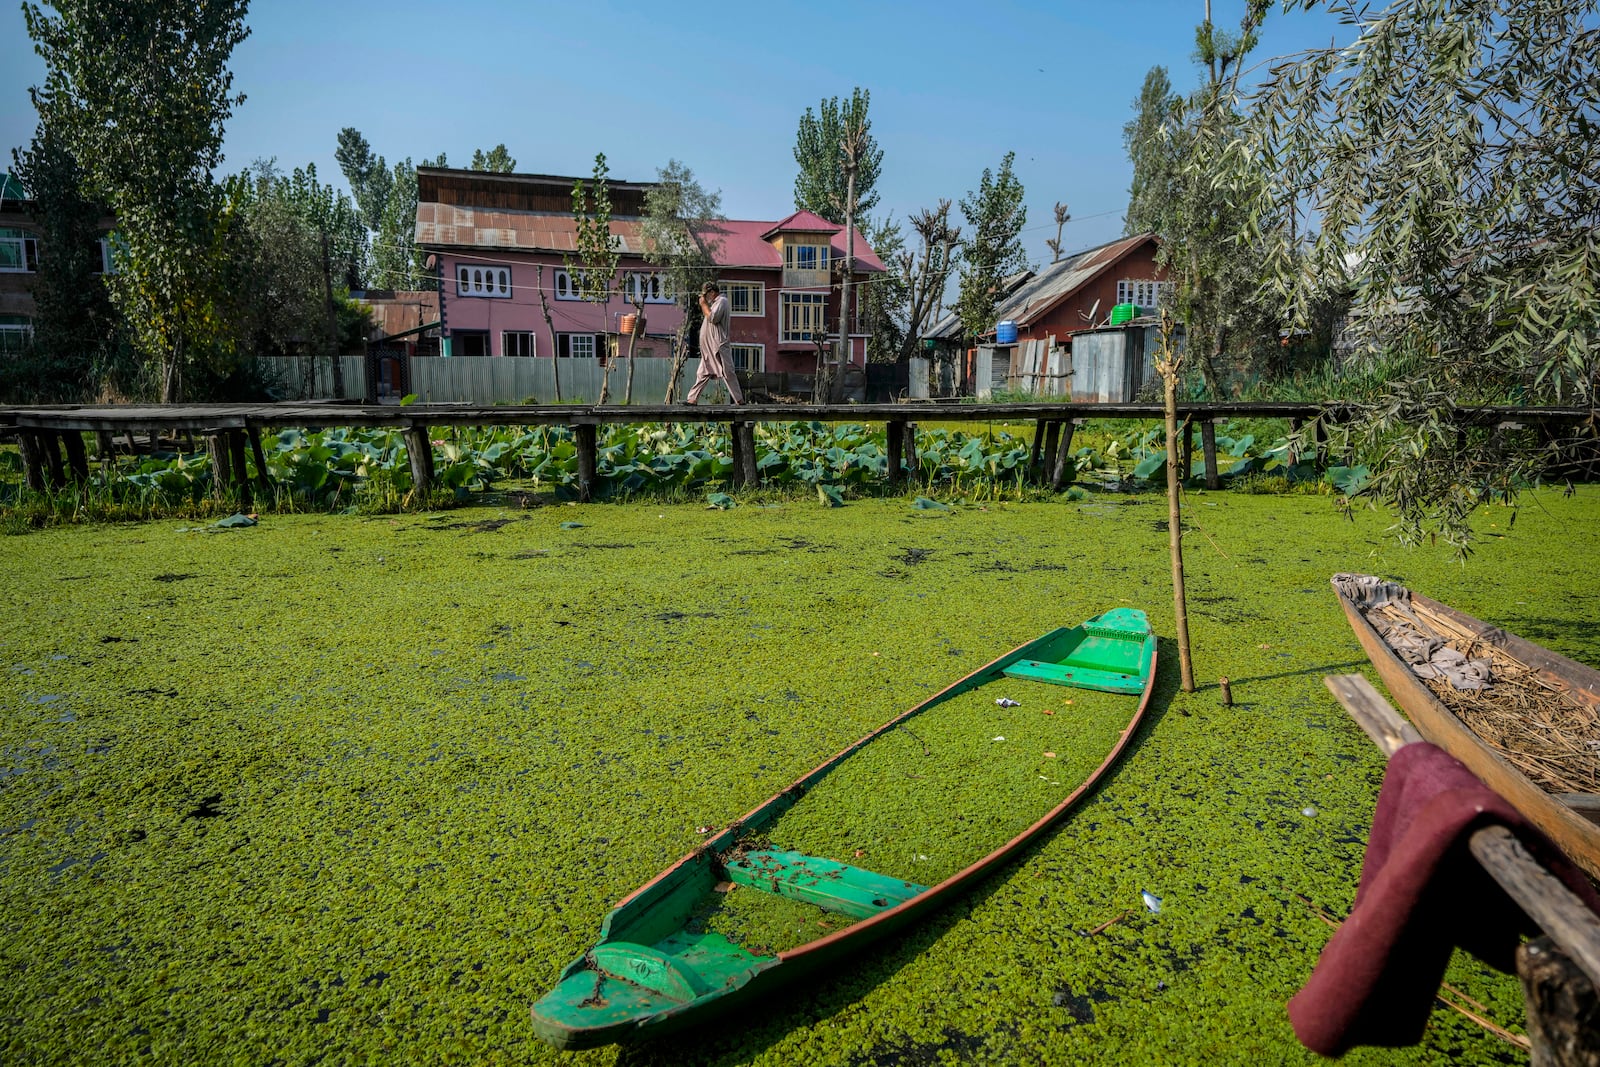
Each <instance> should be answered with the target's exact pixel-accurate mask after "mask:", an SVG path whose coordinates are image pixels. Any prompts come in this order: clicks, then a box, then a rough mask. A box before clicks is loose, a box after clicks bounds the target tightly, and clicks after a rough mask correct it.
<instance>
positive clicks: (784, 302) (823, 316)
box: [778, 290, 828, 344]
mask: <svg viewBox="0 0 1600 1067" xmlns="http://www.w3.org/2000/svg"><path fill="white" fill-rule="evenodd" d="M796 305H799V306H804V307H814V308H816V309H817V325H818V326H820V331H818V330H809V331H806V333H805V336H800V334H799V332H797V331H791V330H790V329H789V309H790V308H791V307H793V306H796ZM818 332H821V334H822V337H823V339H824V340H826V339H827V337H828V294H827V293H819V292H812V291H808V290H798V291H785V292H781V293H779V294H778V342H779V343H780V344H815V343H816V340H817V339H816V337H815V334H816V333H818Z"/></svg>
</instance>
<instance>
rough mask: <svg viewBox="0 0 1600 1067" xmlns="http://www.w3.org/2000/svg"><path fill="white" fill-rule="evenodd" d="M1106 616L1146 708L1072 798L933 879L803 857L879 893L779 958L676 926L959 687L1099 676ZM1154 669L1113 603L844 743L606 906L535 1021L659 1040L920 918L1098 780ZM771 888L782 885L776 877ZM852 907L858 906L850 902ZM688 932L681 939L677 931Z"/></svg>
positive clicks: (1145, 634)
mask: <svg viewBox="0 0 1600 1067" xmlns="http://www.w3.org/2000/svg"><path fill="white" fill-rule="evenodd" d="M1102 620H1109V621H1110V622H1111V623H1113V624H1117V623H1121V622H1126V623H1127V624H1128V625H1129V626H1133V625H1135V624H1136V625H1137V626H1138V627H1140V628H1142V631H1141V632H1140V634H1139V637H1138V644H1139V647H1138V649H1137V650H1136V652H1135V653H1134V654H1133V655H1131V656H1130V655H1128V654H1126V652H1124V654H1122V655H1110V656H1103V657H1102V659H1101V661H1100V662H1099V666H1100V667H1101V668H1103V669H1104V671H1109V672H1110V673H1111V677H1112V678H1116V679H1121V680H1123V681H1125V680H1126V679H1128V678H1130V677H1137V678H1138V680H1139V685H1138V687H1137V689H1136V694H1137V696H1138V701H1137V706H1136V707H1134V708H1133V709H1132V711H1131V713H1130V716H1129V719H1128V722H1127V725H1126V726H1125V727H1123V729H1122V731H1121V733H1120V734H1119V735H1118V737H1117V739H1116V741H1115V743H1114V744H1113V745H1112V746H1111V748H1110V750H1109V751H1108V752H1107V754H1106V756H1105V758H1104V759H1103V760H1102V761H1101V763H1100V764H1099V765H1098V766H1097V767H1096V768H1095V769H1094V771H1093V772H1092V773H1091V774H1090V775H1089V776H1088V777H1087V778H1086V779H1085V780H1084V781H1083V782H1082V783H1081V784H1080V785H1079V786H1078V787H1077V788H1076V789H1074V790H1073V792H1072V793H1071V794H1070V795H1069V796H1067V797H1066V798H1065V799H1064V800H1062V801H1060V802H1059V803H1058V804H1056V805H1055V806H1054V807H1052V808H1051V809H1050V810H1048V811H1046V812H1045V813H1044V814H1043V815H1041V816H1040V818H1038V819H1037V820H1036V821H1035V822H1033V823H1032V824H1031V825H1029V826H1028V827H1027V828H1026V829H1025V830H1023V831H1022V832H1021V833H1020V834H1018V835H1017V836H1015V837H1014V838H1012V839H1011V840H1009V841H1006V842H1005V843H1004V844H1002V845H1000V846H999V847H998V848H996V849H994V851H992V852H990V853H989V854H988V855H986V856H984V857H983V858H982V859H980V860H978V861H977V862H975V863H973V864H971V865H970V866H968V867H966V868H964V869H963V870H960V871H958V872H956V873H955V874H953V875H951V876H950V877H949V878H946V879H945V880H944V881H942V882H940V883H939V884H937V885H934V886H918V885H914V884H912V883H909V882H900V883H895V880H893V879H889V878H886V877H885V876H881V875H873V874H871V872H862V871H856V870H854V869H853V868H848V867H845V866H844V865H843V864H835V863H833V862H832V861H828V860H819V859H818V858H817V857H803V859H806V860H810V861H817V862H820V863H826V864H830V865H831V866H833V867H839V868H843V869H844V870H845V871H846V872H850V873H849V874H847V875H845V876H844V878H843V879H840V880H841V881H845V882H848V883H850V885H848V886H846V888H847V889H848V888H856V889H859V888H861V887H862V886H865V887H867V888H868V889H869V890H870V892H869V894H868V895H869V896H873V895H875V894H877V895H876V896H875V898H874V899H871V900H866V901H862V902H858V905H851V904H849V903H848V902H846V903H844V904H842V905H841V904H840V903H839V902H837V901H833V900H830V901H829V905H830V906H831V907H832V909H833V910H836V911H842V912H843V913H844V914H849V915H852V916H853V917H856V918H859V921H857V922H855V923H854V924H853V925H851V926H848V927H846V928H845V929H842V930H839V931H836V932H835V933H832V934H829V935H827V936H825V937H821V938H818V939H817V940H814V941H811V942H808V943H806V944H803V945H800V946H798V947H796V948H793V949H790V950H788V951H785V952H780V953H778V954H777V955H775V956H761V957H758V956H753V955H749V954H744V956H741V955H739V949H738V947H737V946H734V947H733V948H731V949H730V948H729V946H727V945H725V944H720V943H713V942H712V940H711V939H710V938H705V939H703V940H701V941H698V942H695V941H693V940H692V939H691V938H690V936H689V935H687V934H683V935H679V934H677V933H676V932H675V931H678V930H681V929H682V928H683V927H684V926H685V923H686V920H687V917H688V914H689V909H690V906H691V904H692V902H693V901H694V900H695V899H697V898H699V897H700V896H701V895H702V894H703V893H705V892H709V891H710V890H711V888H712V886H713V885H715V884H716V883H717V882H718V881H720V880H722V879H723V878H725V877H728V876H729V872H730V869H731V866H732V865H731V864H730V862H729V861H728V858H727V856H726V855H725V853H727V852H728V850H731V849H733V848H734V846H735V844H736V843H738V842H739V841H740V840H741V838H742V836H743V835H745V834H747V833H749V832H753V831H759V830H760V829H762V828H763V827H765V826H767V825H770V824H771V823H772V822H773V821H774V820H775V819H776V818H777V817H778V815H780V814H782V812H784V811H786V810H787V809H788V808H790V807H792V806H793V805H794V804H795V803H796V802H797V801H798V800H799V799H800V798H801V797H802V796H803V795H804V794H805V793H806V792H807V791H808V790H809V789H810V788H811V787H812V786H813V785H815V784H816V783H817V782H818V781H820V780H821V779H822V778H823V777H825V776H826V775H827V774H828V772H829V771H831V770H833V769H834V768H835V767H837V766H838V765H839V764H840V763H841V762H843V761H844V760H845V759H846V758H847V757H849V756H850V755H851V754H852V753H854V752H857V751H859V750H860V749H861V748H862V747H863V746H864V745H866V744H868V743H870V742H871V741H873V740H874V739H876V738H878V737H880V736H882V735H883V734H885V733H887V732H888V731H890V730H893V729H894V728H896V727H897V726H899V725H900V724H901V723H903V722H905V721H906V720H907V719H910V718H911V717H913V716H915V715H917V714H919V713H921V712H923V711H926V710H927V709H929V708H932V707H934V706H936V705H938V704H940V703H943V702H944V701H946V700H948V699H950V698H951V697H954V696H957V695H959V694H962V693H965V692H969V691H971V690H973V689H976V688H978V687H979V686H982V685H984V684H986V683H988V682H992V681H998V680H999V679H1001V678H1003V677H1005V676H1006V675H1007V673H1008V668H1011V667H1013V666H1014V665H1017V664H1020V663H1024V662H1026V663H1030V664H1046V665H1049V664H1056V665H1060V666H1062V668H1063V670H1064V669H1066V668H1068V667H1070V668H1072V669H1076V670H1082V669H1084V668H1085V667H1086V666H1087V668H1088V673H1090V674H1093V673H1094V670H1095V666H1096V664H1095V663H1093V662H1090V663H1088V664H1085V663H1084V662H1083V657H1081V656H1080V657H1079V658H1077V659H1074V657H1073V650H1074V647H1088V645H1089V639H1090V638H1092V637H1094V636H1097V635H1096V634H1094V633H1086V631H1085V629H1084V628H1085V627H1088V626H1091V625H1092V624H1095V623H1098V622H1101V621H1102ZM1129 620H1133V621H1129ZM1130 632H1132V631H1130ZM1090 658H1091V659H1092V656H1091V657H1090ZM1102 673H1103V672H1102ZM1155 675H1156V639H1155V634H1154V633H1153V632H1152V631H1151V630H1150V628H1149V622H1148V620H1146V619H1145V617H1144V613H1143V612H1138V611H1133V610H1131V609H1117V610H1116V611H1114V612H1107V613H1105V614H1104V615H1101V616H1098V617H1097V618H1096V619H1092V620H1089V622H1088V623H1086V624H1083V626H1080V627H1062V628H1060V629H1057V630H1052V631H1051V632H1049V633H1047V634H1045V635H1043V636H1042V637H1040V638H1038V639H1036V640H1034V641H1030V642H1028V643H1027V644H1025V645H1022V646H1020V647H1018V648H1016V649H1013V650H1012V651H1011V652H1008V653H1006V654H1005V655H1003V656H1001V657H999V658H998V659H996V660H994V661H993V662H991V663H988V664H986V665H985V666H983V667H981V668H979V669H978V670H976V671H974V672H972V673H971V674H969V675H967V676H966V677H965V678H962V679H961V680H960V681H958V682H956V683H955V684H953V685H951V686H949V687H948V688H946V689H944V690H943V691H941V692H939V693H937V694H935V695H934V696H932V697H930V698H929V699H928V700H925V701H923V702H922V703H920V704H918V705H917V706H915V707H913V708H911V709H910V710H909V711H906V712H904V713H902V714H900V715H898V716H896V717H895V718H893V719H891V720H890V721H889V722H887V723H885V724H884V725H883V726H881V727H879V728H878V729H876V730H874V731H873V732H872V733H870V734H868V735H867V736H866V737H864V738H862V739H861V740H860V741H857V742H856V743H855V744H853V745H850V746H849V747H848V748H845V749H844V750H842V751H840V752H839V753H838V754H836V755H834V756H833V757H832V758H830V759H829V760H827V761H826V762H824V763H823V764H821V765H820V766H818V767H817V768H815V769H814V770H812V771H811V772H810V773H808V774H806V775H805V776H803V777H801V778H800V779H799V780H797V781H795V782H794V783H793V784H791V785H790V786H788V787H787V788H786V789H784V790H783V791H782V792H780V793H778V794H776V795H775V796H773V797H772V798H770V799H769V800H767V801H766V802H765V803H763V804H761V805H759V806H758V807H756V808H755V809H753V810H752V811H750V812H749V813H748V814H746V815H745V816H744V817H743V818H742V819H740V820H739V821H738V822H736V823H734V824H733V825H731V826H729V827H728V828H726V829H724V830H722V831H721V832H719V833H718V834H716V835H715V836H714V837H712V838H710V839H708V840H707V841H706V842H705V843H704V844H703V845H701V847H699V848H697V849H696V850H695V851H693V852H691V853H690V854H689V855H687V856H685V857H683V859H681V860H679V861H678V862H677V863H675V864H673V865H672V866H671V867H669V868H668V869H667V870H665V871H663V872H662V873H661V874H660V875H658V876H657V877H656V878H654V879H653V880H651V881H650V882H648V883H646V884H645V885H644V886H642V887H640V888H639V889H638V890H636V891H635V892H634V893H632V894H631V895H629V896H628V897H626V898H624V899H623V900H622V901H621V902H619V903H618V904H617V906H616V907H615V908H614V909H612V911H611V912H610V913H609V914H608V915H607V916H606V918H605V921H604V923H603V924H602V926H601V931H600V938H599V941H597V943H596V945H595V947H594V948H592V949H590V950H589V951H588V952H586V953H584V954H583V955H582V956H580V957H579V958H578V959H576V960H574V961H573V962H572V963H571V964H569V965H568V966H567V967H566V969H565V970H564V971H563V972H562V974H561V976H560V978H559V979H558V980H557V983H556V986H555V988H554V989H552V990H551V991H550V992H549V993H548V994H546V995H545V996H544V997H543V998H541V999H540V1001H539V1002H538V1003H537V1004H535V1005H534V1007H533V1010H532V1016H533V1024H534V1029H535V1031H536V1032H537V1033H538V1034H539V1036H540V1037H541V1038H543V1039H544V1040H546V1041H547V1042H549V1043H550V1044H552V1045H555V1046H556V1047H558V1048H563V1049H581V1048H591V1047H594V1046H597V1045H604V1044H612V1043H617V1042H623V1041H639V1040H647V1039H652V1038H655V1037H658V1036H662V1035H664V1034H667V1033H670V1032H672V1031H674V1030H677V1029H679V1028H681V1027H683V1026H685V1025H689V1024H691V1023H698V1022H701V1021H704V1020H705V1019H707V1018H709V1017H711V1016H713V1015H720V1014H723V1013H725V1012H727V1011H729V1010H730V1009H734V1008H737V1007H738V1006H739V1005H742V1004H744V1003H747V1002H749V1001H750V1000H753V999H755V998H758V997H760V996H763V995H765V994H766V993H769V992H771V991H772V990H773V989H776V988H778V987H779V986H781V985H786V984H788V983H790V982H792V981H795V980H797V979H800V978H803V977H805V976H806V975H808V974H811V973H814V972H815V971H817V970H818V969H819V968H822V967H825V966H827V965H829V964H831V963H833V962H835V961H837V960H838V959H840V958H841V957H843V956H844V955H846V954H847V953H851V952H855V951H857V950H859V949H860V948H862V947H863V946H865V945H867V944H869V943H871V942H873V941H875V940H877V939H879V938H882V937H885V936H887V935H889V934H892V933H894V932H895V931H897V930H900V929H902V928H904V927H905V926H907V925H909V924H911V923H913V922H916V921H918V920H919V919H921V918H923V917H924V916H925V915H927V914H928V913H929V912H931V911H932V910H934V909H935V908H938V907H940V906H942V905H943V904H945V903H946V902H948V901H949V900H950V899H951V898H952V897H953V896H955V895H956V894H958V893H960V892H962V891H963V890H965V889H966V888H968V887H969V886H970V885H971V884H972V883H973V882H975V881H977V880H978V879H980V878H982V877H983V876H984V875H986V874H988V873H989V872H990V871H992V870H994V869H995V868H996V867H999V866H1000V865H1002V864H1004V863H1006V862H1007V861H1008V860H1010V859H1012V858H1013V857H1014V856H1016V854H1017V853H1018V852H1020V851H1021V850H1022V849H1024V848H1025V847H1026V846H1027V845H1028V844H1029V843H1031V842H1033V841H1034V840H1036V839H1037V838H1038V837H1039V836H1040V835H1041V834H1043V833H1044V832H1045V831H1046V830H1048V829H1049V828H1050V827H1051V826H1052V825H1054V824H1055V823H1056V822H1058V821H1059V820H1060V819H1061V818H1062V817H1063V816H1064V815H1066V813H1067V812H1068V811H1070V810H1071V809H1072V808H1073V807H1074V806H1075V805H1076V804H1077V803H1078V802H1079V801H1080V800H1081V799H1082V798H1083V797H1084V796H1086V795H1087V794H1088V793H1089V792H1091V791H1092V790H1093V789H1094V788H1095V787H1096V786H1097V785H1098V784H1099V783H1100V781H1101V780H1102V779H1103V778H1104V777H1105V776H1106V774H1107V773H1108V772H1109V771H1110V770H1111V768H1112V766H1113V765H1114V764H1115V763H1116V761H1117V759H1118V758H1119V757H1120V756H1121V755H1122V753H1123V751H1124V749H1126V748H1127V746H1128V743H1129V742H1130V741H1131V740H1132V738H1133V736H1134V735H1135V733H1136V732H1137V731H1138V729H1139V726H1140V724H1141V723H1142V722H1143V720H1144V715H1145V712H1146V710H1147V709H1148V707H1149V704H1150V698H1151V694H1152V692H1153V691H1154V687H1155ZM1117 684H1122V682H1121V681H1119V682H1118V683H1117ZM740 862H741V863H743V862H745V861H744V860H741V861H740ZM796 869H797V868H796ZM736 873H737V874H739V875H740V876H741V877H743V878H744V879H747V880H750V879H755V878H765V872H762V871H756V872H754V873H752V872H750V871H741V872H736ZM806 873H807V874H810V873H812V872H811V869H810V868H807V869H806ZM790 874H791V875H792V870H791V872H790ZM827 874H828V872H822V873H821V874H820V875H819V876H818V877H808V878H803V879H794V878H791V881H792V882H794V883H805V884H799V885H797V891H798V892H804V893H818V892H821V891H822V889H819V888H818V885H819V884H820V885H821V886H823V887H824V888H826V887H827V886H828V884H829V883H828V877H827ZM747 884H748V881H747ZM772 888H773V889H774V890H776V889H777V888H778V886H776V885H774V886H773V887H772ZM784 888H785V889H788V888H790V887H789V886H787V885H786V886H785V887H784ZM783 895H789V894H787V893H785V894H783ZM853 906H854V907H855V909H856V910H850V908H851V907H853ZM680 936H681V938H682V939H681V940H676V941H675V940H674V939H675V938H678V937H680ZM652 946H654V947H652ZM662 946H666V951H660V949H661V948H662ZM708 974H709V975H712V976H714V978H715V981H712V982H708V981H707V980H706V977H705V976H706V975H708Z"/></svg>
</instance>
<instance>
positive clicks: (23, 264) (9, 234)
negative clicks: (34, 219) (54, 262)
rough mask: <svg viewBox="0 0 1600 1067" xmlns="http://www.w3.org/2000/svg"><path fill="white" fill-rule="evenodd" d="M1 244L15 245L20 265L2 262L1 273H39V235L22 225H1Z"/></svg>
mask: <svg viewBox="0 0 1600 1067" xmlns="http://www.w3.org/2000/svg"><path fill="white" fill-rule="evenodd" d="M0 244H7V245H15V246H16V250H17V262H18V263H19V264H20V266H16V267H11V266H6V265H5V264H4V263H3V262H0V274H38V273H39V235H38V234H36V233H34V232H33V231H32V230H26V229H23V228H22V227H20V226H0Z"/></svg>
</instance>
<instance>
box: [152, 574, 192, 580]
mask: <svg viewBox="0 0 1600 1067" xmlns="http://www.w3.org/2000/svg"><path fill="white" fill-rule="evenodd" d="M198 577H200V576H199V575H198V574H171V573H168V574H158V575H156V576H155V577H154V578H152V579H150V580H151V581H152V582H187V581H188V580H189V579H190V578H198Z"/></svg>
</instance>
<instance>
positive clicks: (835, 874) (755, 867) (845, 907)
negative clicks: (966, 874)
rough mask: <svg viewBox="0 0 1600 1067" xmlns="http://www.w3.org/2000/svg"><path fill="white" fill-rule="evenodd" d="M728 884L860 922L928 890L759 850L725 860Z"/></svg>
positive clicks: (816, 860) (858, 870) (822, 862)
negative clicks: (785, 898)
mask: <svg viewBox="0 0 1600 1067" xmlns="http://www.w3.org/2000/svg"><path fill="white" fill-rule="evenodd" d="M723 865H724V867H725V868H726V869H727V873H728V881H730V882H732V883H733V884H734V885H742V886H748V887H750V888H751V889H759V890H761V891H762V892H764V893H775V894H777V895H778V896H780V897H788V898H789V899H791V900H802V901H805V902H806V903H808V904H815V905H816V906H817V907H819V908H821V909H822V910H823V911H831V912H835V913H837V914H840V915H848V916H850V917H851V918H853V919H866V918H870V917H871V916H873V915H876V914H878V913H879V912H881V911H886V910H888V909H889V908H892V907H894V906H895V905H897V904H903V903H905V902H906V901H908V900H910V899H911V898H912V897H914V896H916V895H917V894H918V893H921V892H924V891H925V890H926V889H927V888H928V887H927V886H925V885H918V884H916V883H915V882H906V881H902V880H901V879H899V878H890V877H888V876H887V875H882V874H877V873H875V872H873V871H866V870H862V869H861V868H860V867H852V866H850V865H849V864H847V863H839V862H837V861H836V860H830V859H826V858H824V857H822V856H807V855H805V854H803V853H800V852H787V851H782V850H778V849H763V850H760V851H751V852H745V853H743V854H740V855H738V856H729V857H726V858H725V859H724V861H723Z"/></svg>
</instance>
